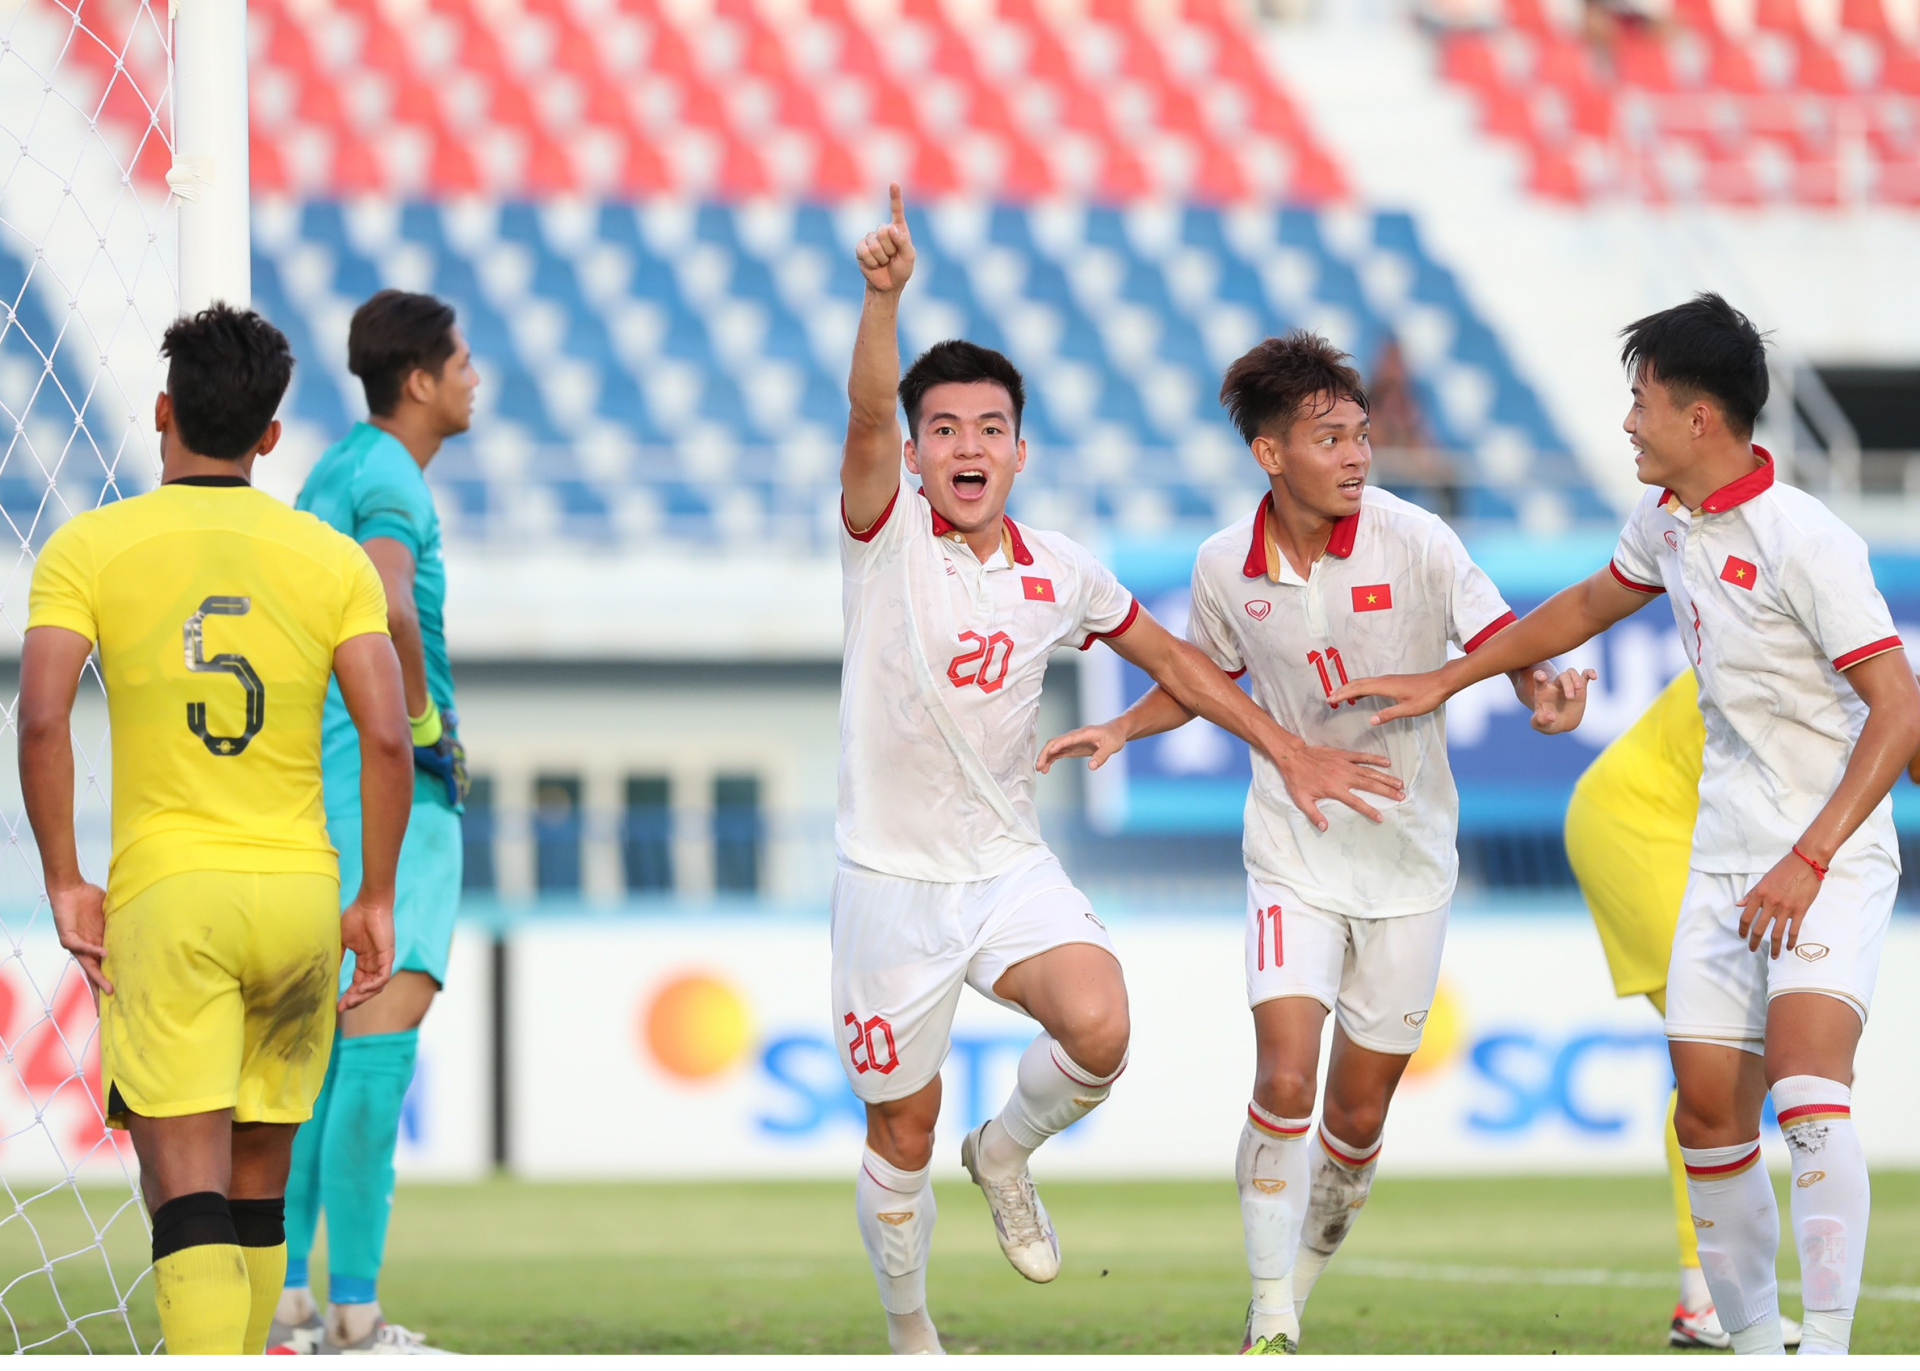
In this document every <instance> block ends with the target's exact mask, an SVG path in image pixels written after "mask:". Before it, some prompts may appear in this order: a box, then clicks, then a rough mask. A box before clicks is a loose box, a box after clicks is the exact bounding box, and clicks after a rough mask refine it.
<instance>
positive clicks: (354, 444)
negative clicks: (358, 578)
mask: <svg viewBox="0 0 1920 1371" xmlns="http://www.w3.org/2000/svg"><path fill="white" fill-rule="evenodd" d="M347 367H348V369H349V370H350V371H352V372H353V374H354V375H356V376H358V377H359V378H360V383H361V385H362V386H363V387H364V388H365V390H366V396H367V409H368V412H369V417H368V419H367V420H366V422H364V423H359V424H355V425H354V426H353V428H352V429H351V430H349V431H348V433H347V435H346V436H345V437H344V438H342V439H341V440H340V441H339V442H337V443H335V444H334V445H333V446H332V447H330V448H328V449H327V451H326V452H325V453H324V454H322V456H321V458H320V460H319V461H318V462H317V463H316V464H315V465H314V468H313V471H312V472H311V473H310V474H309V475H308V477H307V482H306V485H305V487H304V488H303V489H302V490H301V492H300V499H299V501H298V504H299V507H300V508H301V509H303V510H307V511H308V512H310V513H312V514H315V515H317V516H319V517H320V518H321V519H323V520H325V521H326V522H327V523H329V524H331V525H333V527H335V528H337V529H339V530H340V531H341V532H342V533H345V534H346V535H347V536H349V537H350V538H352V539H354V540H355V541H356V542H358V543H359V544H360V545H361V546H362V547H364V548H365V549H366V552H367V555H368V557H370V558H371V559H372V561H373V564H374V567H375V568H376V569H377V570H378V571H379V573H380V579H381V582H382V583H383V584H384V585H385V587H386V592H387V606H388V626H389V628H390V630H391V632H392V635H393V645H394V647H395V648H396V649H397V650H398V651H399V654H400V668H401V673H402V675H403V676H404V677H405V682H406V695H407V713H408V715H409V716H410V718H411V720H412V724H413V742H414V789H413V817H412V821H411V822H410V823H409V825H408V828H407V839H406V843H405V845H404V846H403V847H402V848H401V849H400V870H399V879H398V883H397V888H396V894H395V900H394V910H393V923H394V962H393V967H394V976H393V980H392V982H391V983H390V984H389V985H388V986H387V988H386V990H385V991H384V992H382V993H381V994H380V995H379V996H378V997H377V998H375V999H373V1000H371V1001H369V1002H368V1003H366V1004H364V1005H361V1006H360V1007H359V1008H357V1009H354V1010H350V1011H349V1012H348V1013H346V1014H345V1015H343V1016H342V1017H341V1020H340V1025H339V1036H338V1038H337V1039H336V1041H335V1046H334V1053H333V1062H332V1065H331V1066H330V1067H329V1068H328V1071H327V1079H326V1085H325V1086H324V1088H323V1089H322V1090H321V1093H320V1098H319V1100H318V1101H316V1102H315V1104H314V1109H313V1119H312V1121H311V1122H309V1123H307V1124H305V1125H303V1126H302V1127H301V1129H300V1132H299V1135H298V1137H297V1138H296V1140H295V1144H294V1154H293V1174H292V1177H291V1178H290V1180H289V1181H288V1185H287V1286H286V1290H285V1292H284V1294H282V1296H281V1298H280V1305H279V1308H278V1310H277V1311H276V1319H275V1323H274V1328H273V1332H272V1336H271V1337H270V1340H269V1346H271V1347H273V1348H275V1349H276V1350H280V1351H283V1352H407V1351H424V1350H428V1349H426V1348H425V1345H424V1343H423V1342H422V1340H421V1339H420V1337H419V1335H418V1334H415V1333H411V1332H409V1331H408V1330H407V1329H404V1328H402V1327H400V1326H399V1325H397V1324H390V1323H388V1322H386V1321H385V1320H384V1319H382V1318H381V1316H380V1304H379V1300H378V1298H377V1285H378V1281H379V1276H380V1264H381V1260H382V1257H383V1256H384V1253H385V1250H386V1239H387V1219H388V1216H389V1213H390V1211H391V1209H392V1205H393V1152H394V1147H395V1145H396V1143H397V1142H398V1140H399V1130H400V1111H401V1104H402V1101H403V1100H404V1099H405V1098H406V1093H407V1087H408V1086H409V1085H410V1084H411V1083H412V1080H413V1063H414V1054H415V1051H416V1049H417V1047H418V1044H419V1036H420V1022H421V1020H422V1019H424V1018H425V1017H426V1013H427V1009H428V1006H430V1005H431V1004H432V1003H433V997H434V995H435V994H436V993H437V992H438V991H439V989H440V987H441V985H442V984H444V983H445V981H446V975H447V953H448V949H449V948H450V946H451V944H452V941H453V922H454V915H455V912H456V910H457V909H458V906H459V903H460V875H461V842H460V814H461V806H462V803H463V801H464V800H465V798H466V788H467V775H466V754H465V752H464V750H463V749H462V748H461V746H460V741H459V739H458V737H457V736H456V735H455V732H454V725H455V716H454V708H453V673H452V671H451V669H450V668H449V666H448V663H447V645H446V636H445V630H444V623H443V614H442V606H443V603H444V601H445V599H446V590H447V576H446V567H445V565H444V564H443V563H442V561H441V556H440V518H439V515H438V514H437V513H436V512H435V510H434V505H433V496H432V494H431V492H430V491H429V490H428V489H427V482H426V468H427V464H428V463H429V462H431V461H432V460H433V458H434V456H435V454H436V453H438V452H439V450H440V445H441V443H443V442H444V441H445V440H446V439H447V438H450V437H452V436H453V435H454V434H456V433H464V432H465V431H466V429H467V427H468V425H469V424H470V423H471V421H472V417H473V397H474V390H475V388H476V387H477V386H478V385H479V377H478V376H477V375H476V374H475V372H474V369H473V363H472V359H471V357H470V355H469V353H468V350H467V345H466V342H465V340H464V339H463V338H462V337H461V336H460V330H459V329H458V328H456V327H455V326H454V313H453V309H452V307H451V306H449V305H446V304H444V303H442V302H441V301H439V300H436V299H434V298H433V297H432V296H430V295H412V294H408V293H406V292H403V291H397V290H383V291H381V292H380V293H379V294H378V295H375V296H374V297H373V298H372V299H370V300H368V301H367V302H366V303H365V304H364V305H362V306H361V307H360V308H359V309H358V310H357V311H356V312H355V313H354V316H353V322H352V325H351V326H350V329H349V331H348V335H347ZM321 753H322V771H323V780H324V784H325V790H326V807H327V830H328V832H329V834H330V835H331V837H332V840H333V844H334V846H335V847H337V848H338V849H339V850H340V872H341V888H342V889H343V890H352V889H354V888H356V887H357V886H358V885H359V881H360V877H359V872H360V836H359V835H360V754H359V751H358V742H357V738H356V735H355V733H354V727H353V721H352V720H351V719H349V718H348V717H347V712H346V710H345V708H344V707H343V706H342V704H341V701H340V693H339V690H338V689H337V688H335V689H334V690H333V691H332V693H331V694H329V696H328V698H327V707H326V716H325V719H324V721H323V724H322V733H321ZM351 969H352V959H351V958H349V959H348V962H347V966H346V967H344V968H342V971H341V975H342V976H346V975H348V974H350V973H351ZM322 1210H324V1211H325V1212H326V1216H327V1267H328V1273H327V1311H326V1317H325V1319H324V1320H323V1319H322V1318H321V1317H320V1313H319V1310H318V1307H317V1305H316V1304H315V1301H314V1298H313V1294H312V1291H311V1289H310V1288H309V1284H308V1280H309V1277H308V1272H307V1256H308V1253H309V1251H310V1250H311V1248H312V1245H313V1235H314V1229H315V1226H316V1224H317V1223H318V1221H319V1217H320V1213H321V1211H322Z"/></svg>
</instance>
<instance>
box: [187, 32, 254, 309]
mask: <svg viewBox="0 0 1920 1371" xmlns="http://www.w3.org/2000/svg"><path fill="white" fill-rule="evenodd" d="M172 8H173V63H174V75H175V80H174V84H173V132H174V139H173V165H172V166H171V168H169V170H168V172H167V185H168V186H169V187H170V188H171V189H172V191H173V194H174V196H175V199H176V201H177V204H178V211H177V212H178V216H179V235H180V238H179V243H180V247H179V253H180V287H179V311H180V313H182V314H192V313H194V312H195V311H197V310H201V309H205V308H206V307H207V306H208V305H210V304H212V303H213V302H214V301H216V300H224V301H225V302H226V303H227V304H229V305H232V306H234V307H235V308H236V309H242V308H245V307H246V306H248V305H250V304H252V303H253V255H252V235H251V232H250V230H249V227H248V225H249V217H248V209H249V196H248V186H249V177H248V151H247V4H246V0H172Z"/></svg>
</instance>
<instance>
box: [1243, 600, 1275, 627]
mask: <svg viewBox="0 0 1920 1371" xmlns="http://www.w3.org/2000/svg"><path fill="white" fill-rule="evenodd" d="M1247 613H1249V614H1251V615H1252V616H1253V618H1254V622H1255V623H1258V622H1259V621H1260V620H1262V619H1264V618H1266V617H1267V616H1268V615H1269V614H1271V613H1273V604H1272V603H1271V602H1270V601H1267V600H1249V601H1247Z"/></svg>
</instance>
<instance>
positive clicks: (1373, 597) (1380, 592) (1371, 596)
mask: <svg viewBox="0 0 1920 1371" xmlns="http://www.w3.org/2000/svg"><path fill="white" fill-rule="evenodd" d="M1392 608H1393V587H1392V586H1390V585H1379V586H1355V587H1354V588H1353V612H1354V613H1355V614H1368V613H1371V612H1372V611H1374V610H1376V609H1392Z"/></svg>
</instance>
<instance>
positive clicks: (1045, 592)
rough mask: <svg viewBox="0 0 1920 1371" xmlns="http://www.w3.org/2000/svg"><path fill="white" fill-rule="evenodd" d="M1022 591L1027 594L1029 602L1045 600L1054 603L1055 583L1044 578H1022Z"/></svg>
mask: <svg viewBox="0 0 1920 1371" xmlns="http://www.w3.org/2000/svg"><path fill="white" fill-rule="evenodd" d="M1020 589H1021V590H1023V591H1024V592H1026V596H1027V598H1028V599H1029V600H1045V601H1046V602H1047V603H1048V604H1052V603H1053V582H1052V581H1049V580H1048V579H1047V578H1046V577H1044V576H1022V577H1021V578H1020Z"/></svg>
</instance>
